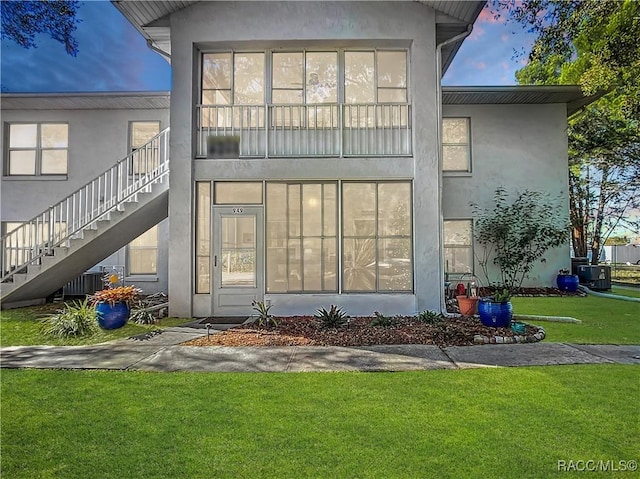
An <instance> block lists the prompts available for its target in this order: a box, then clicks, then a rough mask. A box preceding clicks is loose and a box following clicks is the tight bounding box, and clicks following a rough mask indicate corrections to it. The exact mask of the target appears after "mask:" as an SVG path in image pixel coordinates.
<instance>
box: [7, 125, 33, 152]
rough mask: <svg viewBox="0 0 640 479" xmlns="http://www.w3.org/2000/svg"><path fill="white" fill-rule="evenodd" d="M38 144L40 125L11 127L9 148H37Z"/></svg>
mask: <svg viewBox="0 0 640 479" xmlns="http://www.w3.org/2000/svg"><path fill="white" fill-rule="evenodd" d="M37 142H38V125H19V124H13V125H10V126H9V148H35V147H36V145H37Z"/></svg>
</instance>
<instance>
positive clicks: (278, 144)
mask: <svg viewBox="0 0 640 479" xmlns="http://www.w3.org/2000/svg"><path fill="white" fill-rule="evenodd" d="M197 114H198V131H197V134H198V135H197V136H198V138H197V141H198V148H197V156H198V157H199V158H207V145H208V139H209V137H211V136H217V137H221V136H222V137H224V136H228V137H236V138H239V141H240V144H239V157H240V158H282V157H356V156H410V155H411V154H412V142H411V105H409V104H405V103H403V104H337V103H331V104H318V105H267V106H265V105H198V106H197Z"/></svg>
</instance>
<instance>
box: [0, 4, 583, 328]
mask: <svg viewBox="0 0 640 479" xmlns="http://www.w3.org/2000/svg"><path fill="white" fill-rule="evenodd" d="M114 4H115V5H116V7H117V8H118V9H119V10H120V11H121V12H122V13H123V14H124V15H125V16H126V17H127V18H128V19H129V20H130V21H131V22H132V23H133V24H134V26H136V28H138V30H139V31H140V32H141V33H142V34H143V35H144V36H145V37H146V38H147V39H148V42H149V44H150V46H151V47H152V48H153V49H155V50H157V51H160V52H161V53H162V54H163V55H165V56H166V58H167V59H168V60H169V61H170V62H171V68H172V76H173V86H172V90H171V92H170V94H149V95H144V94H137V95H136V94H132V95H115V94H114V95H109V94H105V95H86V96H82V95H76V96H71V97H66V96H64V95H59V96H55V95H54V96H47V95H40V96H38V95H34V96H32V97H30V98H25V96H20V95H3V102H2V108H3V111H2V114H3V122H4V127H5V128H4V137H3V151H4V158H5V159H4V172H3V178H2V183H3V184H2V186H3V188H2V221H3V222H4V223H11V224H10V225H6V224H5V231H7V226H10V227H11V228H14V227H16V226H17V225H18V224H22V223H23V222H26V221H28V220H29V219H30V218H32V217H34V216H35V215H37V214H38V213H39V212H40V211H43V210H44V209H46V208H47V207H48V206H49V205H50V204H54V203H55V202H58V201H61V200H64V199H65V197H66V196H67V195H70V194H71V193H73V191H75V190H76V189H77V188H80V187H82V186H83V185H85V184H87V182H89V181H90V180H92V179H93V178H95V177H96V175H99V174H100V173H101V172H102V171H105V170H107V169H108V168H110V167H111V166H112V165H114V164H116V162H117V161H118V160H120V159H123V158H125V157H126V156H127V155H128V154H130V156H129V157H128V158H127V159H126V160H124V161H120V162H119V163H118V165H119V166H117V167H116V168H115V169H114V168H111V170H109V171H111V173H108V172H107V173H108V174H105V175H104V176H101V177H100V178H103V179H102V180H98V181H97V183H96V186H94V187H93V189H92V190H91V192H87V191H85V190H86V188H85V190H83V191H84V193H82V194H84V195H85V196H86V197H87V198H88V197H91V198H94V200H93V201H95V203H96V205H93V206H91V205H90V203H88V202H87V201H85V209H84V210H82V211H83V212H84V213H82V214H80V213H78V215H75V213H73V212H74V211H76V210H78V211H80V210H81V209H82V208H81V207H82V205H81V204H79V203H82V201H81V200H80V199H79V198H80V196H81V195H78V197H77V198H76V196H73V195H72V198H73V199H72V200H66V204H64V205H62V206H61V207H60V209H59V211H57V210H56V211H57V212H56V213H55V214H53V218H55V221H54V220H48V219H46V218H43V219H42V220H41V221H40V222H39V223H37V222H36V223H31V225H30V226H29V225H27V226H22V228H23V231H22V233H20V235H21V236H19V237H18V235H16V234H14V238H13V239H12V240H11V241H13V243H12V244H14V243H15V244H17V243H20V245H21V246H20V247H17V246H15V245H14V247H13V249H12V250H11V248H10V250H11V251H13V252H12V253H10V254H7V253H5V267H4V269H5V270H9V269H10V266H12V265H11V263H12V262H13V263H14V264H13V267H16V266H17V267H18V270H19V271H17V274H9V275H5V280H6V281H11V280H12V278H14V279H13V281H14V282H16V283H18V284H12V283H5V284H4V285H3V286H4V293H3V294H4V295H5V300H6V301H10V300H15V301H18V300H26V299H32V298H34V297H37V296H42V295H44V294H47V291H48V290H55V289H56V288H59V287H60V285H61V284H64V281H68V280H69V279H71V278H72V277H73V275H77V274H79V273H80V272H81V271H82V270H84V269H87V268H89V267H91V266H92V265H94V264H96V263H101V262H102V263H103V264H116V263H121V264H122V263H123V264H125V265H126V268H127V271H126V274H127V277H128V278H129V280H131V281H132V282H135V283H136V284H138V285H139V286H140V287H143V288H144V289H145V290H149V291H155V290H158V289H159V290H162V289H165V290H167V291H168V293H169V297H170V314H172V315H175V316H213V315H216V316H236V315H238V316H241V315H247V314H250V313H251V302H252V301H253V300H258V301H266V302H270V303H271V304H272V305H273V309H272V311H273V312H275V313H276V314H281V315H289V314H308V313H311V312H313V311H314V310H315V309H317V308H318V307H320V306H328V305H330V304H338V305H340V306H342V307H343V308H344V309H345V310H346V311H348V312H349V313H350V314H365V315H368V314H371V312H372V311H374V310H377V311H381V312H384V313H393V314H395V313H404V314H408V313H415V312H416V311H422V310H425V309H432V310H434V309H435V310H440V309H441V308H442V307H443V301H444V296H443V283H444V277H445V274H451V275H455V274H462V273H466V272H473V271H474V256H473V251H474V245H473V239H472V234H471V233H472V217H471V207H470V203H471V202H476V203H480V204H488V202H490V201H491V197H492V195H493V192H494V190H495V188H496V187H497V186H506V187H509V188H511V189H524V188H530V189H537V190H545V191H549V192H551V193H554V194H561V195H565V196H567V195H568V192H567V136H566V124H567V114H570V113H572V112H573V111H575V110H576V109H577V108H579V107H580V106H581V105H583V104H585V102H587V101H588V99H585V98H583V96H582V95H581V93H580V90H579V89H578V88H576V87H495V88H494V87H455V88H454V87H449V88H442V87H441V77H442V75H443V73H444V71H446V68H447V66H448V65H449V64H450V62H451V60H452V59H453V57H454V55H455V52H456V51H457V49H458V48H459V46H460V44H461V43H462V41H463V40H464V38H465V36H466V35H468V34H469V33H470V31H471V27H472V25H473V22H474V21H475V19H476V18H477V16H478V14H479V12H480V10H481V8H482V7H483V5H484V2H440V1H433V2H431V1H423V2H416V1H401V2H354V1H335V2H323V1H320V2H191V1H175V2H114ZM83 102H84V103H83ZM81 104H84V105H85V107H81V106H79V105H81ZM118 105H119V106H118ZM169 112H170V114H169ZM51 124H53V125H57V126H55V128H54V127H52V126H50V125H51ZM24 125H30V126H29V127H28V128H27V127H25V126H24ZM167 126H170V130H165V128H166V127H167ZM52 129H55V130H56V133H55V138H56V139H55V140H48V139H47V136H46V134H45V133H48V132H50V131H51V130H52ZM65 132H66V133H65ZM136 132H137V133H136ZM156 133H157V134H158V135H157V136H154V135H155V134H156ZM19 135H22V136H19ZM29 135H30V136H29ZM136 135H138V136H136ZM134 137H135V138H134ZM138 137H139V138H140V141H142V139H144V140H149V139H152V142H151V143H149V144H147V145H146V146H144V147H143V148H142V149H141V150H135V148H136V147H137V146H140V144H138V143H137V139H136V138H138ZM14 138H15V140H14ZM29 138H30V139H31V140H30V141H32V144H27V143H25V142H27V140H28V139H29ZM56 142H57V143H56ZM49 143H51V144H55V145H57V146H48V145H49ZM25 145H26V146H25ZM60 145H62V146H60ZM52 150H56V151H57V153H51V151H52ZM60 150H65V151H66V153H65V154H64V155H63V154H62V153H60V152H59V151H60ZM132 150H135V151H133V153H131V151H132ZM25 151H27V152H33V155H32V153H25ZM56 155H57V156H56ZM65 155H66V156H65ZM32 156H33V160H31V157H32ZM63 156H64V157H65V158H66V159H63V158H62V157H63ZM54 157H55V158H54ZM63 164H64V166H63ZM54 177H55V178H54ZM96 191H97V192H96ZM87 204H89V206H88V207H87ZM99 207H100V208H102V209H99V210H98V208H99ZM87 208H88V209H92V208H93V209H96V211H98V212H97V213H96V215H97V216H95V217H89V219H88V220H86V219H85V221H84V222H85V223H86V226H88V229H87V227H85V226H83V227H81V228H80V229H81V230H82V231H81V232H78V228H75V227H71V226H70V225H75V224H80V223H79V222H76V221H75V220H76V218H75V216H81V217H83V218H85V216H86V211H85V210H86V209H87ZM50 215H51V214H50ZM56 224H57V225H58V226H55V225H56ZM156 224H157V225H158V226H156ZM149 228H152V232H151V233H149V232H147V233H145V231H147V230H148V229H149ZM40 230H43V232H40ZM44 230H48V231H49V233H50V234H49V236H47V240H46V241H48V244H47V245H46V248H44V249H46V250H47V251H46V252H45V253H42V254H38V253H37V252H36V253H34V254H33V255H31V256H29V254H31V253H29V254H27V255H26V256H24V255H25V254H26V253H20V252H19V251H23V250H24V249H25V246H24V245H23V243H25V242H26V240H27V239H30V240H31V239H32V237H34V236H38V235H44ZM142 233H144V235H143V236H142V238H140V237H138V235H140V234H142ZM69 235H71V236H73V238H74V240H73V241H69V238H68V236H69ZM145 235H146V236H145ZM80 236H82V238H80ZM27 237H29V238H27ZM136 238H138V239H137V240H136ZM154 238H155V240H154ZM132 240H135V241H134V243H133V244H129V245H128V246H127V247H126V249H125V250H119V249H120V248H121V247H124V246H125V245H126V244H127V243H129V242H130V241H132ZM7 241H9V240H8V238H7V237H3V242H5V250H6V245H7ZM53 243H55V244H53ZM30 244H32V246H31V247H30V248H26V249H31V250H36V249H37V250H38V251H42V250H43V248H42V247H39V248H34V246H33V241H31V243H30ZM88 244H90V245H91V247H90V248H89V247H87V245H88ZM57 245H59V246H61V247H59V246H57ZM10 246H11V245H10ZM36 246H37V245H36ZM20 248H22V249H20ZM154 248H155V249H154ZM87 251H89V252H91V253H90V254H89V253H87ZM118 251H120V253H118ZM113 253H115V254H116V256H110V255H112V254H113ZM56 254H58V257H57V259H56ZM20 255H23V256H20ZM118 255H121V256H118ZM154 255H155V256H154ZM98 256H101V258H98ZM52 257H53V259H52ZM67 257H68V258H67ZM108 257H109V258H108ZM34 258H35V259H34ZM103 258H108V259H103ZM154 258H155V259H154ZM65 259H66V261H65ZM568 262H569V244H568V243H567V245H566V246H565V247H562V248H558V249H557V250H555V251H553V252H551V253H550V254H549V255H547V262H546V263H544V264H542V265H540V266H539V267H538V268H537V269H536V270H535V271H533V272H532V274H531V275H530V278H529V279H528V281H529V283H530V284H538V285H550V284H551V283H552V281H553V279H554V278H555V273H556V272H557V270H558V269H559V268H560V267H563V266H566V265H567V264H568ZM23 263H30V264H29V265H27V267H26V269H25V268H23ZM65 263H67V264H72V265H73V266H64V265H65ZM151 263H154V264H155V267H152V266H151ZM56 268H57V269H56ZM136 268H137V269H136ZM38 277H39V278H40V279H38ZM54 283H56V284H54ZM57 283H61V284H57ZM30 285H31V286H30ZM12 296H13V297H12Z"/></svg>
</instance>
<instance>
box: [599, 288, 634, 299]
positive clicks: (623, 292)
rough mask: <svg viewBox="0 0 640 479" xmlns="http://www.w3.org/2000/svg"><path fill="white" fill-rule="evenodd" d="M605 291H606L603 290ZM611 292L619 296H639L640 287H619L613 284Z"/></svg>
mask: <svg viewBox="0 0 640 479" xmlns="http://www.w3.org/2000/svg"><path fill="white" fill-rule="evenodd" d="M605 292H606V291H605ZM611 293H613V294H617V295H620V296H631V297H632V298H640V288H633V289H631V288H621V287H619V286H613V287H612V288H611Z"/></svg>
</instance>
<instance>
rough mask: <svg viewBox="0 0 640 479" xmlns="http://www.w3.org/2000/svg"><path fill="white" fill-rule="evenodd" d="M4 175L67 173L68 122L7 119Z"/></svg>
mask: <svg viewBox="0 0 640 479" xmlns="http://www.w3.org/2000/svg"><path fill="white" fill-rule="evenodd" d="M8 135H9V141H8V142H7V143H8V145H9V148H8V156H7V161H6V166H5V173H6V175H9V176H11V175H28V176H39V175H66V174H67V157H68V148H69V125H68V124H66V123H10V124H9V125H8Z"/></svg>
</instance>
